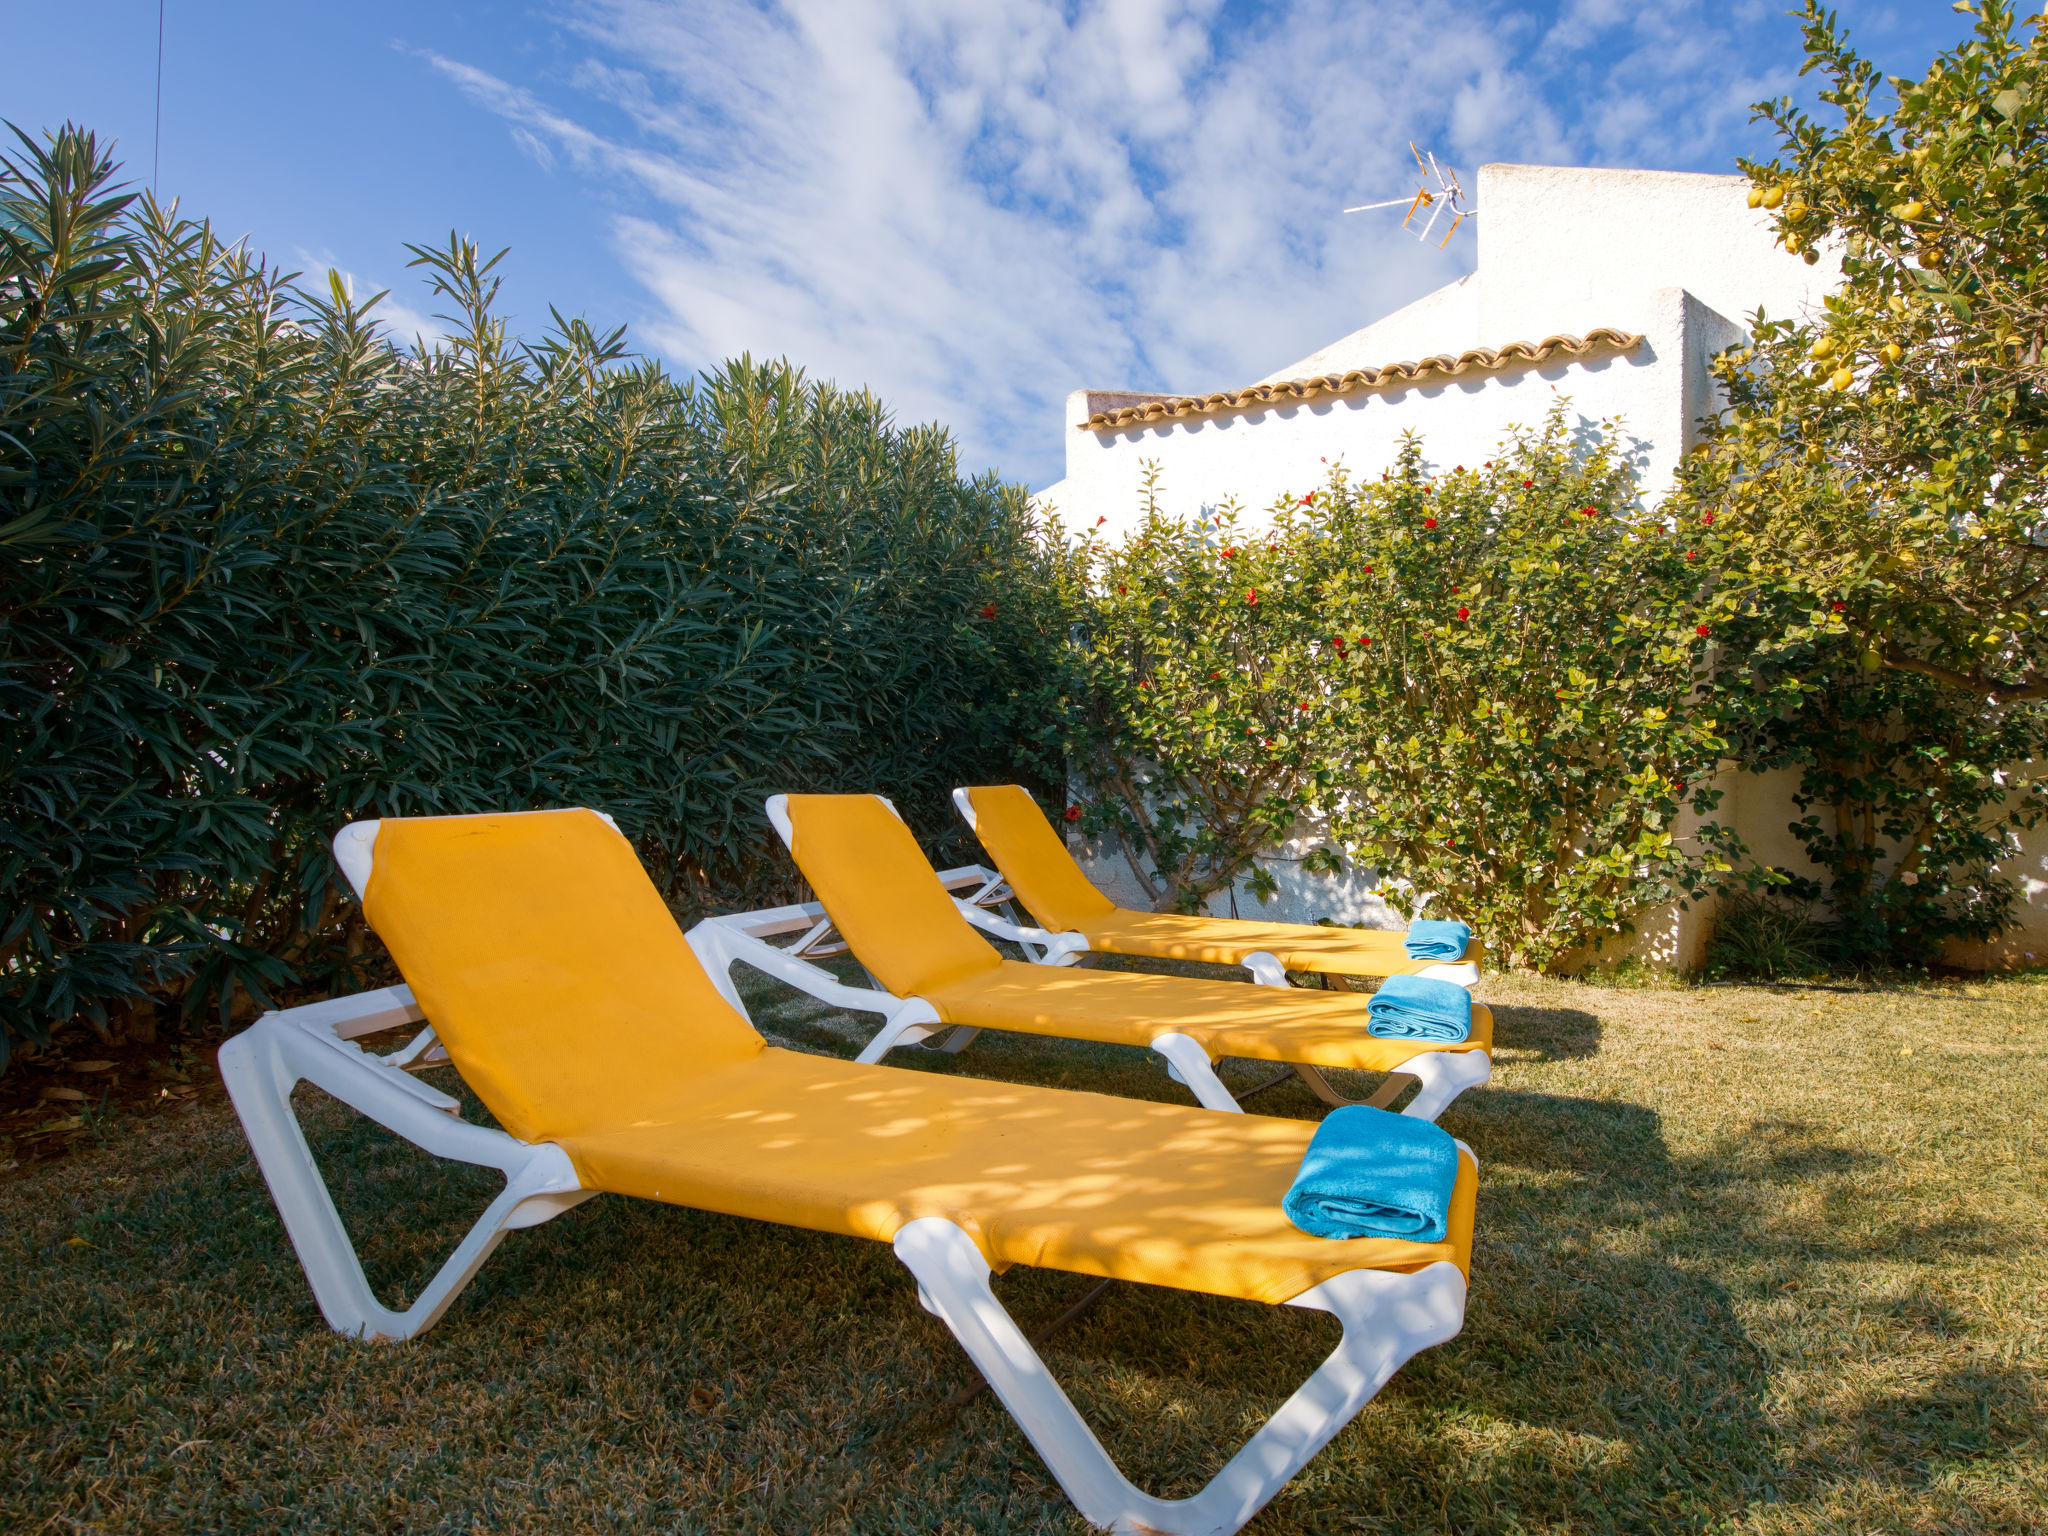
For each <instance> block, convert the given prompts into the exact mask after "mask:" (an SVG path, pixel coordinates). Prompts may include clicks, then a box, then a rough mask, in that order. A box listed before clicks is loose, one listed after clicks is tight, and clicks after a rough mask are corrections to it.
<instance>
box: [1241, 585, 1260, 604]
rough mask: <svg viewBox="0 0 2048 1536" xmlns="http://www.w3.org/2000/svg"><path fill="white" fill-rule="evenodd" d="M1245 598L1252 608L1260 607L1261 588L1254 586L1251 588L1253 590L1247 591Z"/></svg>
mask: <svg viewBox="0 0 2048 1536" xmlns="http://www.w3.org/2000/svg"><path fill="white" fill-rule="evenodd" d="M1244 600H1245V604H1246V606H1247V607H1251V608H1256V607H1258V606H1259V589H1258V588H1257V587H1253V588H1252V589H1251V591H1249V592H1247V593H1245V595H1244Z"/></svg>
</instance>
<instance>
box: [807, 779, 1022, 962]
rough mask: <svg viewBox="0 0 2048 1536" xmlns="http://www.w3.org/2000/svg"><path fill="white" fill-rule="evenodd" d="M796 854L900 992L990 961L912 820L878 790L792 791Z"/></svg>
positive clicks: (849, 938)
mask: <svg viewBox="0 0 2048 1536" xmlns="http://www.w3.org/2000/svg"><path fill="white" fill-rule="evenodd" d="M787 805H788V809H789V824H790V828H791V830H792V832H793V833H794V834H795V836H794V837H793V838H792V840H791V842H792V846H791V848H790V854H791V856H792V857H794V858H795V859H796V863H797V868H799V869H801V870H802V871H803V872H804V878H805V879H806V880H808V881H810V883H811V889H812V890H814V891H816V892H817V893H818V900H819V901H821V902H823V903H824V904H825V910H826V911H827V912H829V913H831V914H832V922H833V925H834V926H835V927H836V928H838V930H839V935H840V937H841V938H843V939H845V940H846V942H847V943H848V944H849V945H851V946H852V948H853V952H854V954H856V955H857V956H859V957H860V963H861V964H862V965H864V966H866V967H867V968H868V969H869V970H871V971H873V972H874V973H875V976H876V978H877V979H878V980H880V982H881V983H882V985H883V986H885V987H887V988H888V989H889V990H890V991H891V992H893V993H895V994H896V995H897V996H898V997H921V996H923V995H924V994H925V993H926V992H927V991H929V990H930V989H931V988H933V987H942V986H945V985H947V984H948V983H951V982H955V981H960V980H964V979H965V978H966V977H969V976H972V975H974V974H975V973H976V972H979V971H992V970H994V969H995V968H996V965H997V963H998V961H999V959H1000V957H999V956H998V955H997V954H996V952H995V949H994V948H993V947H992V946H991V945H990V944H989V943H988V942H987V941H986V940H984V939H983V938H982V937H981V936H980V935H979V934H977V933H976V932H975V931H974V930H973V929H972V928H970V927H969V926H968V925H967V919H966V918H964V917H962V916H961V915H960V909H959V908H958V907H956V906H954V905H953V898H952V897H951V896H948V895H947V894H946V888H945V887H944V886H942V885H940V884H939V881H938V876H937V875H936V874H935V873H934V872H933V870H932V866H931V861H930V860H929V859H927V858H926V857H925V856H924V850H923V849H921V848H919V847H918V846H917V839H916V838H914V837H912V836H911V835H910V829H909V828H908V827H906V826H904V825H903V823H902V822H901V821H899V820H898V819H897V817H896V813H895V812H894V811H892V810H890V809H889V807H888V806H886V805H884V804H883V803H882V801H881V799H880V798H879V797H878V796H875V795H791V796H790V797H789V799H788V801H787Z"/></svg>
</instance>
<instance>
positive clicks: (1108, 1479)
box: [894, 1143, 1465, 1536]
mask: <svg viewBox="0 0 2048 1536" xmlns="http://www.w3.org/2000/svg"><path fill="white" fill-rule="evenodd" d="M1461 1145H1462V1143H1461ZM894 1246H895V1249H896V1256H897V1257H898V1258H899V1259H901V1260H902V1261H903V1262H904V1264H906V1265H907V1266H909V1269H910V1272H911V1273H912V1274H914V1275H916V1276H917V1299H918V1301H919V1302H921V1303H922V1304H923V1306H924V1309H925V1310H926V1311H927V1312H930V1313H931V1314H932V1315H933V1316H935V1317H937V1318H938V1319H939V1320H940V1321H941V1322H943V1323H944V1324H945V1325H946V1326H947V1327H948V1328H950V1329H952V1330H953V1337H954V1338H956V1339H958V1340H959V1341H960V1347H961V1348H962V1349H964V1350H966V1351H967V1355H968V1358H969V1359H971V1360H972V1361H973V1362H974V1364H975V1368H976V1369H977V1370H979V1371H980V1372H981V1374H982V1375H983V1376H984V1377H985V1378H987V1380H988V1384H989V1386H990V1387H991V1388H993V1389H994V1391H995V1394H996V1396H997V1397H999V1398H1001V1399H1002V1404H1003V1406H1004V1407H1005V1408H1007V1409H1009V1410H1010V1416H1011V1417H1012V1418H1014V1419H1015V1420H1016V1421H1017V1423H1018V1424H1019V1425H1020V1426H1021V1427H1022V1428H1023V1430H1024V1433H1025V1435H1026V1437H1027V1438H1029V1439H1030V1441H1031V1444H1032V1447H1033V1448H1034V1449H1035V1450H1036V1451H1037V1452H1038V1454H1039V1456H1040V1457H1041V1458H1043V1459H1044V1461H1045V1464H1046V1466H1047V1467H1049V1468H1050V1469H1051V1471H1052V1474H1053V1476H1054V1477H1056V1478H1058V1479H1059V1482H1060V1486H1061V1487H1062V1488H1064V1489H1065V1490H1066V1491H1067V1497H1068V1498H1070V1499H1072V1500H1073V1501H1074V1507H1075V1508H1077V1509H1078V1510H1080V1511H1081V1517H1082V1518H1083V1519H1085V1520H1086V1521H1088V1523H1089V1524H1090V1525H1096V1526H1106V1527H1108V1528H1110V1529H1111V1530H1116V1531H1126V1532H1133V1533H1137V1532H1155V1531H1156V1532H1169V1533H1171V1536H1227V1533H1228V1532H1231V1531H1235V1530H1237V1529H1238V1528H1239V1527H1241V1526H1242V1525H1243V1524H1244V1523H1245V1522H1246V1521H1247V1520H1249V1519H1251V1517H1252V1516H1253V1515H1255V1514H1257V1513H1258V1512H1259V1511H1260V1510H1261V1509H1263V1508H1265V1506H1266V1503H1267V1501H1268V1500H1270V1499H1271V1498H1272V1497H1273V1495H1274V1494H1276V1493H1278V1492H1279V1491H1280V1490H1281V1489H1282V1488H1284V1487H1286V1486H1287V1482H1288V1480H1289V1479H1290V1478H1292V1477H1293V1476H1294V1474H1295V1473H1297V1472H1299V1471H1300V1470H1301V1469H1302V1468H1303V1467H1304V1466H1306V1465H1307V1464H1308V1461H1309V1458H1310V1457H1312V1456H1314V1455H1315V1453H1316V1452H1317V1451H1320V1450H1321V1449H1322V1448H1323V1447H1324V1446H1326V1445H1328V1444H1329V1443H1330V1441H1331V1440H1332V1439H1333V1438H1334V1437H1335V1436H1336V1434H1337V1431H1339V1430H1340V1429H1342V1428H1343V1427H1344V1426H1345V1425H1346V1424H1348V1423H1350V1422H1351V1420H1352V1419H1353V1418H1354V1417H1356V1416H1357V1414H1358V1411H1359V1410H1360V1409H1362V1408H1363V1407H1364V1406H1365V1405H1366V1404H1367V1403H1369V1402H1371V1401H1372V1399H1373V1396H1374V1394H1375V1393H1377V1392H1378V1391H1379V1389H1380V1388H1381V1387H1383V1386H1385V1385H1386V1383H1387V1381H1388V1379H1389V1378H1390V1377H1392V1376H1393V1374H1394V1372H1396V1371H1398V1370H1399V1369H1400V1368H1401V1367H1402V1366H1403V1365H1404V1364H1406V1363H1407V1362H1408V1361H1409V1360H1410V1359H1412V1358H1413V1357H1414V1356H1415V1355H1417V1354H1419V1353H1421V1352H1422V1351H1423V1350H1425V1349H1428V1348H1429V1347H1430V1346H1431V1345H1433V1344H1441V1343H1443V1342H1444V1341H1445V1340H1447V1339H1451V1338H1455V1337H1456V1336H1457V1334H1458V1330H1459V1329H1460V1328H1462V1327H1463V1326H1464V1324H1465V1277H1464V1275H1463V1274H1462V1273H1460V1272H1459V1269H1458V1266H1457V1265H1455V1264H1450V1263H1444V1262H1438V1263H1435V1264H1430V1265H1427V1266H1425V1267H1424V1268H1422V1269H1419V1270H1417V1271H1416V1272H1415V1273H1413V1274H1408V1275H1403V1274H1396V1273H1393V1272H1392V1271H1388V1270H1375V1269H1354V1270H1351V1271H1349V1272H1348V1273H1345V1274H1341V1275H1338V1276H1336V1277H1334V1278H1333V1279H1329V1280H1325V1281H1324V1282H1323V1283H1322V1284H1321V1285H1318V1286H1315V1287H1313V1288H1312V1289H1310V1290H1306V1291H1304V1292H1302V1293H1301V1295H1299V1296H1296V1297H1295V1298H1294V1299H1293V1300H1291V1301H1289V1302H1287V1303H1286V1305H1288V1306H1290V1307H1306V1308H1308V1309H1309V1310H1311V1311H1316V1312H1328V1313H1330V1314H1332V1315H1333V1316H1334V1317H1336V1319H1337V1320H1338V1321H1339V1322H1341V1323H1342V1324H1343V1325H1344V1336H1343V1338H1341V1339H1339V1340H1338V1341H1337V1347H1336V1348H1335V1349H1334V1350H1332V1351H1331V1352H1330V1355H1329V1357H1328V1358H1327V1359H1325V1360H1324V1361H1323V1363H1322V1364H1321V1365H1320V1366H1319V1367H1317V1369H1316V1373H1315V1374H1314V1375H1313V1376H1311V1377H1309V1379H1308V1380H1307V1381H1305V1382H1303V1383H1302V1384H1301V1387H1300V1388H1299V1390H1297V1391H1296V1392H1295V1394H1294V1395H1293V1396H1292V1397H1290V1398H1288V1399H1287V1401H1286V1402H1284V1403H1282V1404H1281V1405H1280V1408H1279V1410H1278V1411H1277V1412H1276V1413H1275V1414H1274V1415H1273V1417H1272V1418H1270V1419H1268V1420H1267V1421H1266V1423H1265V1425H1264V1427H1263V1428H1261V1429H1260V1430H1259V1432H1258V1433H1257V1434H1256V1435H1254V1436H1252V1438H1251V1439H1250V1440H1248V1441H1247V1442H1246V1443H1245V1446H1244V1448H1243V1449H1242V1450H1240V1451H1239V1452H1238V1453H1237V1454H1236V1455H1235V1456H1233V1457H1231V1459H1230V1461H1229V1462H1228V1464H1226V1465H1225V1466H1224V1468H1223V1470H1222V1471H1220V1472H1218V1473H1217V1474H1216V1476H1215V1477H1214V1478H1212V1479H1211V1480H1210V1482H1209V1485H1208V1486H1207V1487H1206V1488H1204V1489H1203V1490H1202V1491H1201V1492H1200V1493H1198V1494H1196V1495H1194V1496H1193V1497H1192V1498H1186V1499H1157V1498H1154V1497H1152V1495H1150V1494H1148V1493H1145V1492H1143V1491H1142V1490H1140V1489H1138V1488H1136V1487H1134V1486H1132V1484H1131V1482H1130V1480H1129V1479H1128V1478H1126V1477H1125V1476H1124V1475H1123V1473H1121V1472H1119V1471H1118V1470H1117V1468H1116V1463H1115V1462H1113V1461H1111V1460H1110V1459H1109V1453H1108V1452H1107V1451H1105V1450H1104V1449H1103V1448H1102V1442H1101V1441H1100V1440H1098V1439H1096V1438H1095V1434H1094V1431H1092V1430H1091V1429H1089V1427H1088V1424H1087V1421H1086V1420H1084V1419H1083V1418H1082V1417H1081V1415H1080V1414H1079V1413H1077V1412H1076V1411H1075V1409H1074V1405H1073V1403H1072V1402H1071V1401H1070V1400H1069V1399H1068V1397H1067V1394H1066V1393H1065V1392H1063V1391H1062V1390H1061V1389H1060V1384H1059V1383H1058V1382H1057V1381H1055V1380H1054V1379H1053V1377H1052V1373H1051V1372H1050V1371H1048V1370H1047V1369H1046V1368H1045V1362H1044V1360H1043V1359H1041V1358H1040V1357H1039V1354H1038V1351H1037V1350H1035V1349H1033V1348H1032V1347H1031V1341H1030V1340H1029V1339H1027V1338H1026V1337H1025V1336H1024V1334H1023V1332H1022V1331H1021V1330H1020V1329H1019V1328H1018V1327H1017V1324H1016V1322H1015V1321H1014V1320H1013V1319H1012V1318H1011V1316H1010V1314H1009V1312H1008V1311H1007V1310H1005V1308H1004V1307H1003V1304H1002V1303H1001V1302H1000V1301H998V1300H996V1297H995V1293H994V1291H992V1290H991V1289H990V1288H989V1283H988V1277H989V1267H988V1261H987V1260H986V1259H984V1258H983V1257H982V1256H981V1250H980V1249H978V1248H976V1247H975V1246H974V1240H973V1239H972V1238H970V1237H969V1236H968V1235H967V1234H966V1233H965V1232H964V1231H962V1230H961V1229H960V1228H959V1227H957V1226H955V1225H954V1224H953V1223H952V1222H950V1221H946V1220H944V1219H943V1218H941V1217H936V1216H928V1217H925V1218H924V1219H923V1220H921V1221H913V1222H910V1223H908V1224H907V1225H906V1226H905V1227H904V1228H903V1229H902V1230H901V1231H900V1232H898V1233H897V1234H896V1241H895V1245H894Z"/></svg>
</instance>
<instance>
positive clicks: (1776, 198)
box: [1764, 186, 1785, 208]
mask: <svg viewBox="0 0 2048 1536" xmlns="http://www.w3.org/2000/svg"><path fill="white" fill-rule="evenodd" d="M1784 201H1785V189H1784V188H1783V187H1782V186H1779V187H1772V188H1771V189H1770V191H1768V192H1766V193H1765V194H1764V206H1765V207H1766V208H1775V207H1777V206H1778V204H1780V203H1782V202H1784Z"/></svg>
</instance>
